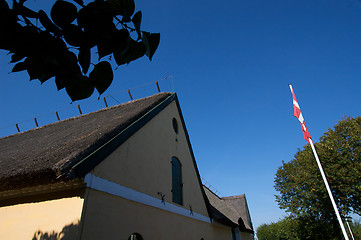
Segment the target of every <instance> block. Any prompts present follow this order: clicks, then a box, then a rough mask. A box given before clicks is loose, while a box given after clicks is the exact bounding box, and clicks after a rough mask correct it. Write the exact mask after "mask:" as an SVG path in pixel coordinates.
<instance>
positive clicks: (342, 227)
mask: <svg viewBox="0 0 361 240" xmlns="http://www.w3.org/2000/svg"><path fill="white" fill-rule="evenodd" d="M308 140H309V143H310V145H311V148H312V151H313V155H315V158H316V162H317V165H318V168H319V170H320V172H321V175H322V179H323V182H324V183H325V186H326V189H327V192H328V195H329V197H330V199H331V202H332V206H333V209H334V210H335V213H336V216H337V219H338V222H339V224H340V227H341V230H342V233H343V235H344V237H345V239H346V240H349V238H348V236H347V233H346V229H345V226H344V225H343V222H342V219H341V216H340V213H339V212H338V209H337V205H336V203H335V200H334V199H333V196H332V192H331V189H330V186H329V185H328V181H327V178H326V175H325V173H324V171H323V168H322V165H321V162H320V159H319V158H318V155H317V152H316V149H315V146H314V145H313V141H312V139H311V138H309V139H308Z"/></svg>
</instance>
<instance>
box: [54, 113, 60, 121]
mask: <svg viewBox="0 0 361 240" xmlns="http://www.w3.org/2000/svg"><path fill="white" fill-rule="evenodd" d="M55 114H56V118H57V119H58V121H60V117H59V114H58V112H55Z"/></svg>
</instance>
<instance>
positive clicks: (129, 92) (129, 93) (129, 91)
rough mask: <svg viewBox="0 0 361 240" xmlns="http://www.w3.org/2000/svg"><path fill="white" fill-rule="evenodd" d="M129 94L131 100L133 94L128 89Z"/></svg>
mask: <svg viewBox="0 0 361 240" xmlns="http://www.w3.org/2000/svg"><path fill="white" fill-rule="evenodd" d="M128 94H129V97H130V99H131V100H133V97H132V94H131V93H130V90H129V89H128Z"/></svg>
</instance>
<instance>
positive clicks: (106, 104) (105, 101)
mask: <svg viewBox="0 0 361 240" xmlns="http://www.w3.org/2000/svg"><path fill="white" fill-rule="evenodd" d="M103 100H104V103H105V107H108V103H107V100H106V99H105V97H103Z"/></svg>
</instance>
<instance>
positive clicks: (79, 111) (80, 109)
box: [78, 105, 83, 115]
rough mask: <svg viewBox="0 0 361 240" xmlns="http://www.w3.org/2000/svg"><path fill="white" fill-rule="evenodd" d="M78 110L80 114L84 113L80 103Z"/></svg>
mask: <svg viewBox="0 0 361 240" xmlns="http://www.w3.org/2000/svg"><path fill="white" fill-rule="evenodd" d="M78 110H79V113H80V115H81V114H83V113H82V111H81V108H80V105H78Z"/></svg>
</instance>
